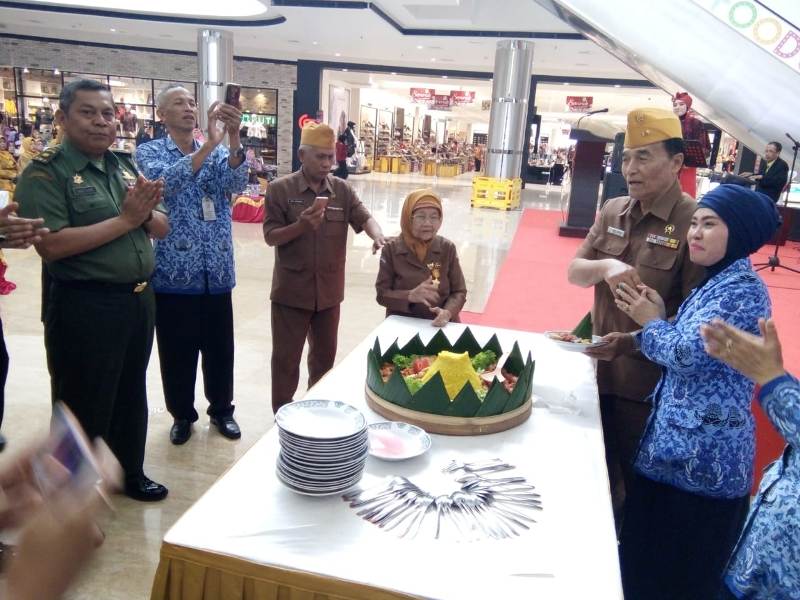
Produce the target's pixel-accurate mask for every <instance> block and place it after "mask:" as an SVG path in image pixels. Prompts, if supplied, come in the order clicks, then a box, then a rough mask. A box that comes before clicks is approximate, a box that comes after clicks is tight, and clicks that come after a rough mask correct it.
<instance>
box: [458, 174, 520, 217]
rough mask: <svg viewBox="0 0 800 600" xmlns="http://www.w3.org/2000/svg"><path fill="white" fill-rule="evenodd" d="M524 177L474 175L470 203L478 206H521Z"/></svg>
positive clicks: (509, 208) (500, 207) (501, 207)
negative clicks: (500, 177)
mask: <svg viewBox="0 0 800 600" xmlns="http://www.w3.org/2000/svg"><path fill="white" fill-rule="evenodd" d="M521 193H522V179H521V178H519V177H515V178H514V179H498V178H495V177H473V178H472V199H471V201H470V205H471V206H473V207H477V208H481V207H483V208H499V209H501V210H512V209H515V208H519V199H520V195H521Z"/></svg>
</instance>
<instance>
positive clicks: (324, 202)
mask: <svg viewBox="0 0 800 600" xmlns="http://www.w3.org/2000/svg"><path fill="white" fill-rule="evenodd" d="M327 207H328V197H327V196H317V197H316V198H314V204H312V205H311V210H313V211H314V212H317V211H324V210H325V209H326V208H327Z"/></svg>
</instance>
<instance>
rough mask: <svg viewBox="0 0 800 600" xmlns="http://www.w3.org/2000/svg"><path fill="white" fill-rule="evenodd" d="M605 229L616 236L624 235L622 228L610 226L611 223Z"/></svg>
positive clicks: (622, 236)
mask: <svg viewBox="0 0 800 600" xmlns="http://www.w3.org/2000/svg"><path fill="white" fill-rule="evenodd" d="M606 231H608V233H610V234H611V235H615V236H617V237H621V238H624V237H625V230H624V229H617V228H616V227H612V226H611V225H609V226H608V229H607V230H606Z"/></svg>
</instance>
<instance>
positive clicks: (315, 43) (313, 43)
mask: <svg viewBox="0 0 800 600" xmlns="http://www.w3.org/2000/svg"><path fill="white" fill-rule="evenodd" d="M317 44H319V42H311V45H312V46H316V45H317Z"/></svg>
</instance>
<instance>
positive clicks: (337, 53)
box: [334, 52, 342, 56]
mask: <svg viewBox="0 0 800 600" xmlns="http://www.w3.org/2000/svg"><path fill="white" fill-rule="evenodd" d="M341 55H342V53H341V52H336V53H335V54H334V56H341Z"/></svg>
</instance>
